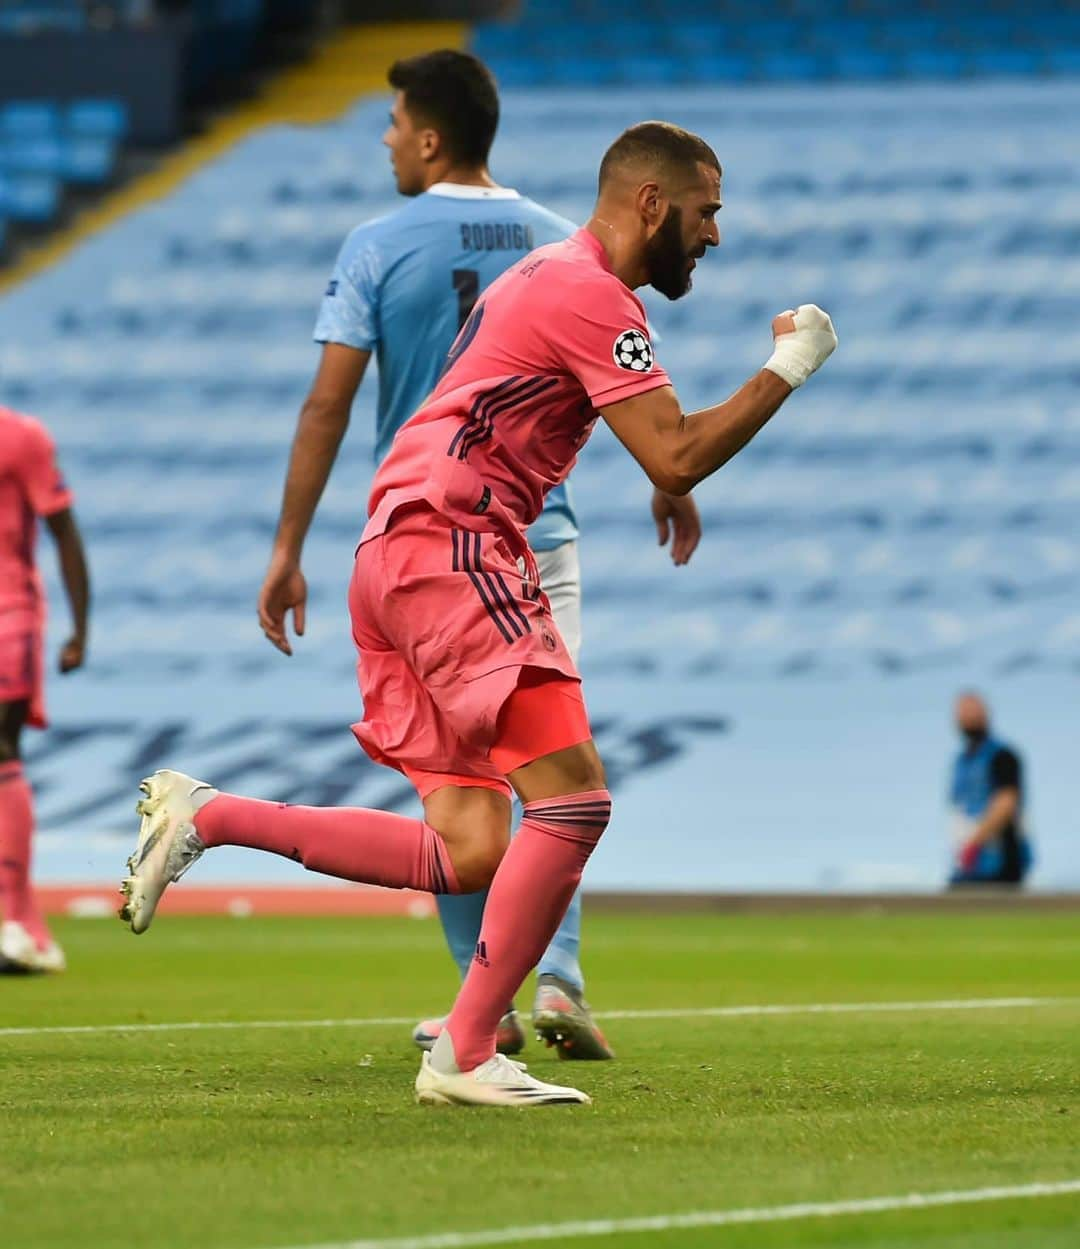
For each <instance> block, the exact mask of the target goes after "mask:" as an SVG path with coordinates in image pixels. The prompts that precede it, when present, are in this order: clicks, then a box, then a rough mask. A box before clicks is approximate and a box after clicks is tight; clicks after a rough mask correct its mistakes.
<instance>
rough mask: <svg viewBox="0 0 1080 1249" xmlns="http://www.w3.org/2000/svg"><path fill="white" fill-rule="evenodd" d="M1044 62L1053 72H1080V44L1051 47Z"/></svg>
mask: <svg viewBox="0 0 1080 1249" xmlns="http://www.w3.org/2000/svg"><path fill="white" fill-rule="evenodd" d="M1043 64H1044V66H1045V68H1046V69H1047V70H1048V71H1049V72H1050V73H1053V74H1080V46H1077V47H1072V48H1051V49H1049V51H1047V53H1046V55H1045V58H1044V61H1043Z"/></svg>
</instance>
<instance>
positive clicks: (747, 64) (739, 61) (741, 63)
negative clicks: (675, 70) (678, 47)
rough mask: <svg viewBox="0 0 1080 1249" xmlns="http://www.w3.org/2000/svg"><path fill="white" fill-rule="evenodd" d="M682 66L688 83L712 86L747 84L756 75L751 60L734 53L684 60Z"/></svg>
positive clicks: (713, 54) (719, 53) (717, 53)
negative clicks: (734, 83)
mask: <svg viewBox="0 0 1080 1249" xmlns="http://www.w3.org/2000/svg"><path fill="white" fill-rule="evenodd" d="M680 65H681V67H682V71H683V74H684V77H685V79H686V81H687V82H695V83H701V84H702V85H712V84H718V83H725V82H747V81H748V80H749V79H750V78H752V77H753V75H754V66H753V63H752V62H751V60H750V58H749V57H747V56H740V55H739V54H738V53H734V52H715V53H711V54H709V55H695V56H689V57H686V58H684V59H683V60H682V61H681V62H680Z"/></svg>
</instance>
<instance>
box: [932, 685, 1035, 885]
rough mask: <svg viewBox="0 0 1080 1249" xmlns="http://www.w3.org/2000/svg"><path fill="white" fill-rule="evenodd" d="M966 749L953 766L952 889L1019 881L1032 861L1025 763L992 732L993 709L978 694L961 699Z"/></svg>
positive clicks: (959, 722)
mask: <svg viewBox="0 0 1080 1249" xmlns="http://www.w3.org/2000/svg"><path fill="white" fill-rule="evenodd" d="M956 727H957V729H958V730H959V732H960V735H961V737H963V739H964V747H963V749H962V750H961V751H960V753H959V754H958V755H957V757H956V762H955V763H954V765H953V774H952V784H951V787H950V795H949V800H950V804H951V806H952V809H953V813H954V817H955V826H956V836H955V860H954V864H953V872H952V875H951V876H950V878H949V885H950V887H958V886H969V885H1019V884H1020V883H1021V882H1022V881H1023V879H1024V877H1025V876H1026V875H1027V873H1028V871H1029V869H1030V867H1031V864H1032V859H1033V856H1032V852H1031V844H1030V842H1029V840H1028V837H1027V834H1026V831H1025V829H1024V815H1023V808H1024V782H1023V765H1022V764H1021V762H1020V757H1019V755H1018V754H1017V753H1016V751H1015V750H1012V749H1011V748H1010V747H1009V746H1006V745H1005V744H1004V742H1002V741H1001V740H1000V739H998V738H997V737H995V736H994V735H993V733H992V732H991V730H990V711H989V708H988V707H987V705H986V703H985V701H984V700H983V699H982V698H981V697H980V696H979V695H978V694H976V693H974V692H971V691H967V692H965V693H962V694H961V695H960V696H959V697H958V698H957V700H956Z"/></svg>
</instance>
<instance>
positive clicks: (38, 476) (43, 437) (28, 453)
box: [19, 421, 73, 516]
mask: <svg viewBox="0 0 1080 1249" xmlns="http://www.w3.org/2000/svg"><path fill="white" fill-rule="evenodd" d="M24 430H25V438H24V440H23V450H22V453H21V455H20V457H19V458H20V465H19V467H20V469H21V471H22V479H23V485H24V487H25V489H26V494H27V497H28V498H29V500H30V506H31V507H32V508H33V509H34V514H35V515H36V516H52V515H54V514H55V513H56V512H62V511H63V510H64V509H65V508H68V507H70V506H71V504H72V501H73V496H72V493H71V491H70V490H69V489H68V487H67V483H66V482H65V481H64V478H63V474H62V473H61V472H60V468H59V466H58V465H57V463H56V447H55V445H54V444H53V440H52V439H51V438H50V437H49V435H48V433H47V432H46V430H45V427H44V426H43V425H39V424H38V422H37V421H26V422H25V425H24Z"/></svg>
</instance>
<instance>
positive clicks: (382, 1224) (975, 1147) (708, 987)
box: [0, 912, 1080, 1249]
mask: <svg viewBox="0 0 1080 1249" xmlns="http://www.w3.org/2000/svg"><path fill="white" fill-rule="evenodd" d="M59 935H60V937H61V939H62V941H63V942H64V944H65V945H66V947H67V951H68V955H69V960H70V963H71V970H70V971H69V973H68V974H67V975H66V976H64V977H61V978H56V979H50V980H40V979H38V980H16V979H10V978H8V979H4V980H0V1027H19V1026H27V1027H39V1026H46V1025H70V1024H107V1023H138V1022H162V1021H169V1022H172V1021H180V1020H206V1021H209V1020H241V1021H243V1020H258V1019H263V1020H275V1019H276V1020H282V1019H323V1018H328V1019H343V1018H347V1017H353V1018H356V1017H361V1018H364V1017H376V1016H403V1017H406V1018H409V1019H411V1018H413V1017H414V1016H416V1017H419V1016H420V1015H423V1014H429V1013H431V1012H432V1011H433V1010H435V1009H437V1008H439V1007H440V1006H442V1005H443V1004H444V1003H445V1000H446V996H447V991H448V989H449V987H450V975H449V963H448V961H447V959H446V956H445V955H444V954H443V953H441V951H440V946H439V937H438V930H437V927H436V925H435V924H434V923H433V922H432V921H430V920H427V921H420V920H404V919H402V920H293V919H287V920H286V919H282V920H192V919H174V918H168V917H165V918H163V919H162V920H161V921H160V922H159V923H158V924H156V925H155V927H154V929H153V931H152V932H151V933H149V934H147V935H146V936H145V937H142V938H139V939H136V938H134V937H132V936H131V935H130V933H127V932H125V931H124V930H123V929H122V927H121V926H120V925H119V924H114V923H107V922H104V921H82V922H69V923H66V924H64V925H62V926H61V928H60V932H59ZM586 954H587V962H588V970H589V972H590V975H591V984H590V992H591V996H592V997H593V999H594V1003H595V1005H596V1006H597V1008H598V1009H599V1010H601V1011H602V1010H603V1009H604V1008H608V1009H612V1010H616V1009H620V1008H642V1007H646V1008H648V1007H706V1006H722V1005H725V1004H742V1003H754V1002H758V1003H774V1002H775V1003H781V1002H787V1003H798V1002H842V1001H853V1002H860V1001H907V1000H926V999H940V998H953V997H958V998H985V997H1002V996H1014V995H1025V996H1027V995H1032V996H1040V997H1044V996H1045V997H1050V996H1053V997H1065V998H1070V997H1071V998H1076V999H1078V1000H1076V1001H1072V1002H1065V1003H1062V1004H1058V1005H1043V1006H1038V1007H1021V1008H1009V1009H1004V1010H993V1011H970V1012H961V1011H956V1012H938V1013H932V1012H911V1013H896V1014H877V1015H872V1014H848V1015H791V1016H772V1017H743V1018H685V1019H678V1020H670V1019H665V1020H648V1021H646V1020H623V1021H614V1020H613V1021H612V1022H611V1024H610V1026H609V1028H608V1031H609V1035H610V1037H611V1039H612V1041H613V1043H614V1044H615V1046H616V1048H617V1049H618V1051H619V1054H620V1059H619V1061H618V1062H616V1063H610V1064H586V1065H581V1066H577V1065H571V1064H561V1065H557V1064H556V1062H555V1060H553V1059H551V1058H549V1057H548V1056H547V1055H546V1054H545V1053H544V1052H543V1051H541V1050H539V1049H538V1048H537V1047H536V1046H530V1053H529V1055H528V1057H529V1060H530V1062H531V1064H532V1065H533V1068H534V1070H536V1071H537V1072H538V1073H539V1074H540V1075H541V1076H547V1077H548V1078H556V1077H557V1078H560V1079H566V1078H569V1077H572V1078H573V1079H575V1080H576V1081H577V1082H578V1083H579V1085H580V1086H581V1087H584V1088H586V1089H587V1090H588V1091H589V1092H590V1093H591V1094H592V1095H593V1097H594V1099H595V1104H594V1105H593V1106H592V1107H591V1108H567V1107H557V1108H551V1109H548V1110H543V1111H541V1110H536V1111H526V1112H523V1111H483V1110H454V1109H445V1110H434V1109H421V1108H419V1107H416V1106H415V1105H413V1104H412V1100H411V1084H412V1079H413V1076H414V1073H415V1068H416V1059H415V1056H414V1054H413V1052H412V1051H411V1049H410V1046H409V1043H408V1031H407V1029H405V1028H402V1027H394V1026H374V1027H332V1028H303V1029H293V1030H263V1029H247V1028H245V1029H237V1030H229V1031H202V1032H159V1033H154V1032H129V1033H96V1034H89V1035H88V1034H76V1035H71V1034H41V1033H39V1034H35V1035H32V1036H10V1035H9V1036H0V1123H2V1124H3V1135H2V1138H0V1139H2V1141H3V1144H2V1157H3V1165H2V1167H0V1244H2V1245H4V1246H11V1249H39V1247H40V1249H44V1247H45V1246H49V1247H54V1249H55V1247H59V1246H75V1245H78V1246H101V1247H102V1249H112V1247H114V1246H115V1247H117V1249H119V1247H121V1246H122V1247H123V1249H130V1247H131V1246H132V1245H138V1246H140V1247H148V1249H158V1247H160V1249H179V1247H181V1246H184V1247H188V1246H191V1247H194V1246H199V1247H200V1249H274V1247H276V1246H301V1245H308V1244H316V1243H320V1242H334V1241H345V1240H351V1239H358V1238H361V1237H382V1236H406V1235H411V1234H422V1233H434V1232H446V1231H468V1230H475V1229H482V1228H495V1227H502V1226H507V1225H522V1224H530V1223H551V1222H563V1221H568V1220H575V1219H590V1218H612V1217H614V1218H621V1217H628V1216H634V1215H649V1214H671V1213H679V1212H687V1211H695V1210H725V1209H736V1208H742V1207H748V1206H753V1207H760V1206H776V1205H782V1204H787V1203H792V1202H804V1201H811V1202H818V1201H837V1200H844V1199H849V1198H861V1197H871V1196H883V1195H890V1194H901V1193H906V1192H935V1191H940V1190H945V1189H971V1188H979V1187H983V1186H987V1185H998V1184H1004V1185H1012V1184H1022V1183H1027V1182H1031V1181H1038V1180H1043V1181H1054V1180H1070V1179H1077V1178H1080V1097H1078V1092H1080V917H1078V916H1071V915H1068V914H1049V915H1047V914H1042V915H1033V914H1021V913H1010V912H1001V913H994V914H977V915H963V916H942V915H918V916H894V915H883V914H872V913H867V914H865V915H847V916H820V915H807V914H802V915H787V916H764V915H751V916H731V917H708V916H686V917H659V916H650V915H640V916H627V917H619V918H610V917H594V918H592V920H591V921H589V922H588V924H587V930H586ZM1078 1228H1080V1196H1071V1197H1056V1198H1046V1199H1036V1200H1030V1201H1010V1202H1002V1203H994V1204H990V1205H983V1206H958V1207H951V1208H944V1209H935V1210H921V1211H906V1212H898V1213H889V1214H875V1215H860V1216H843V1217H839V1218H833V1219H829V1220H827V1221H815V1220H803V1221H800V1222H798V1223H781V1224H773V1225H755V1226H743V1227H728V1228H714V1229H695V1230H693V1231H688V1230H683V1231H677V1232H670V1233H647V1234H642V1235H637V1236H630V1235H619V1236H615V1237H610V1238H607V1239H597V1240H585V1239H580V1238H579V1239H569V1240H567V1239H564V1240H560V1241H550V1242H547V1243H550V1244H553V1245H558V1246H560V1247H562V1249H568V1247H569V1246H571V1245H574V1246H585V1245H594V1246H598V1247H600V1249H602V1247H603V1246H605V1245H609V1246H612V1247H613V1249H614V1247H615V1246H622V1245H627V1246H629V1249H634V1247H635V1246H640V1247H641V1249H653V1247H654V1246H655V1247H657V1249H667V1247H669V1246H670V1247H675V1246H679V1247H680V1249H683V1247H686V1246H710V1247H715V1249H734V1247H736V1246H739V1247H742V1246H746V1247H748V1249H749V1247H751V1246H752V1247H754V1249H759V1247H764V1246H768V1247H770V1249H779V1247H780V1246H785V1247H790V1246H796V1245H797V1246H804V1245H805V1246H844V1247H849V1249H855V1246H859V1247H860V1249H861V1247H863V1246H868V1247H870V1249H900V1246H905V1247H906V1246H913V1245H919V1246H923V1245H925V1246H930V1247H932V1249H1033V1247H1037V1249H1066V1247H1067V1246H1068V1247H1069V1249H1075V1246H1076V1245H1077V1244H1080V1231H1078Z"/></svg>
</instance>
